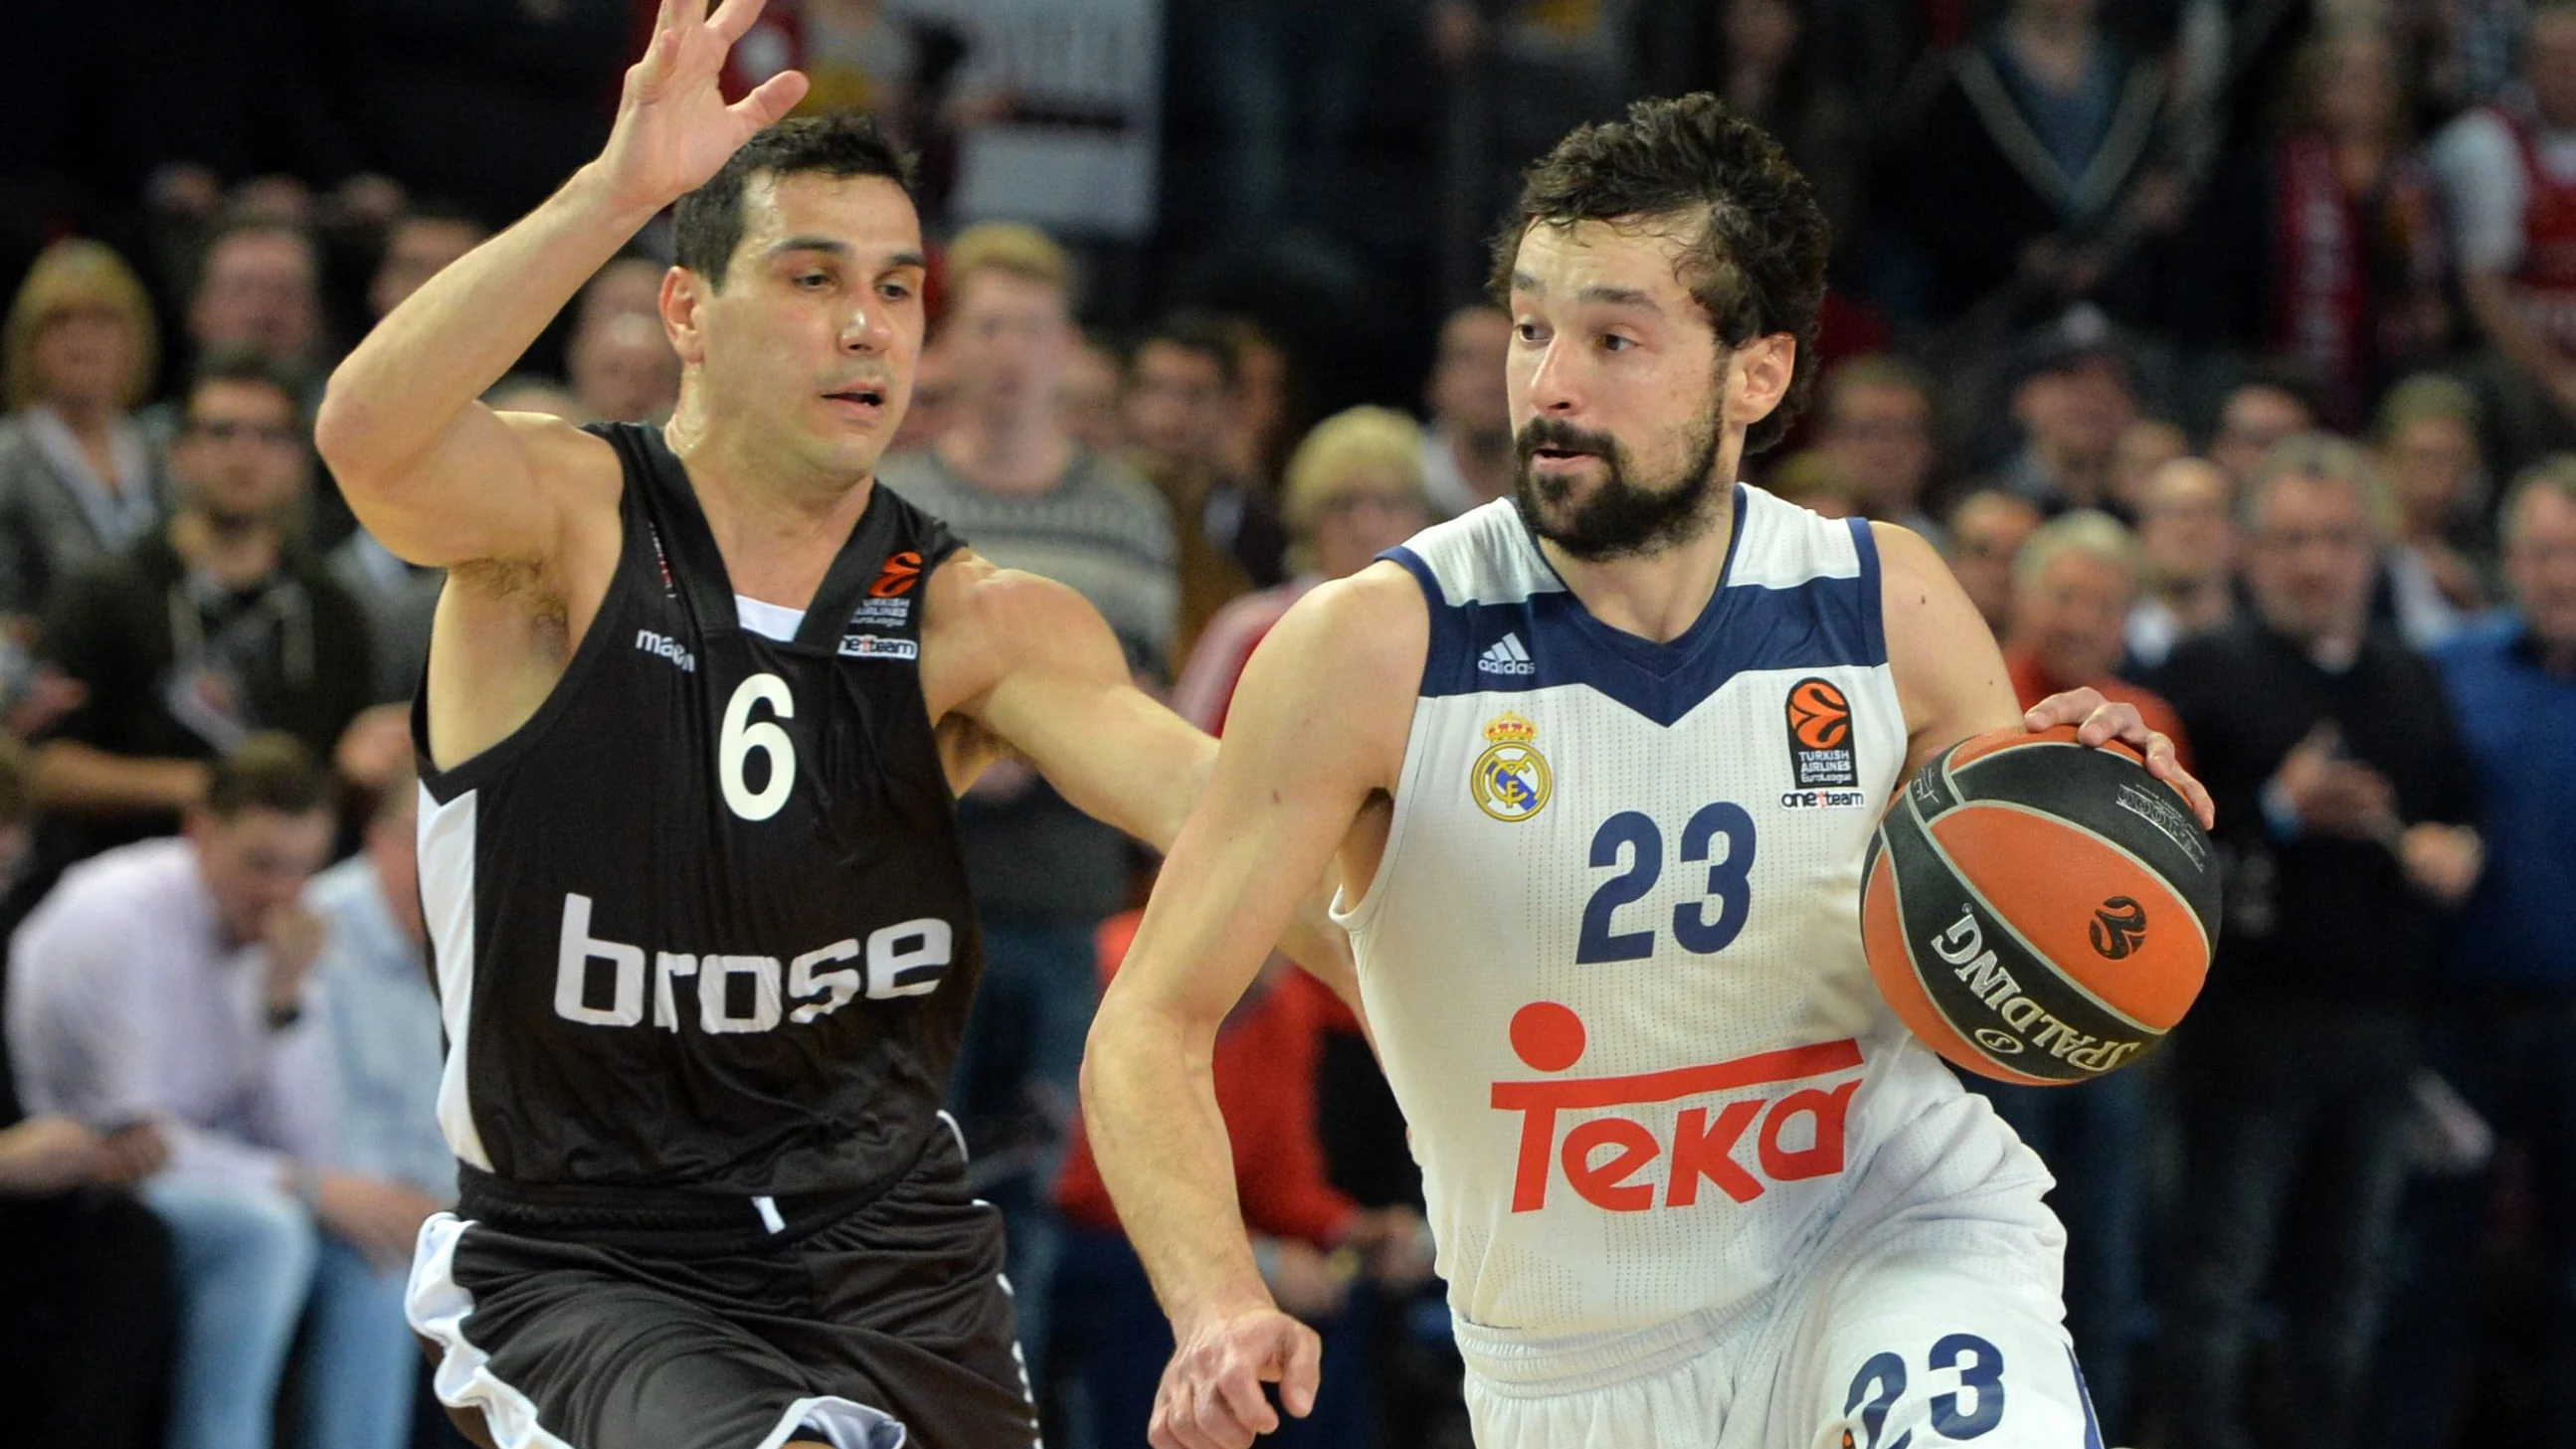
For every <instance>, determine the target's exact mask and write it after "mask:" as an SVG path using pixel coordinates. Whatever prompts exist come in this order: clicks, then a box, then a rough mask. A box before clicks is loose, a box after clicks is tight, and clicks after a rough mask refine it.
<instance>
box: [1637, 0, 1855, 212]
mask: <svg viewBox="0 0 2576 1449" xmlns="http://www.w3.org/2000/svg"><path fill="white" fill-rule="evenodd" d="M1820 8H1821V7H1819V6H1817V5H1816V4H1814V3H1813V0H1697V3H1693V4H1687V5H1670V6H1661V7H1654V8H1653V10H1651V11H1650V16H1651V18H1650V19H1649V21H1648V22H1647V23H1648V25H1649V26H1650V27H1652V28H1653V30H1655V31H1657V32H1660V33H1655V34H1653V35H1652V36H1651V43H1652V44H1653V47H1654V49H1653V55H1652V57H1651V58H1650V59H1649V62H1648V64H1649V67H1650V73H1649V76H1648V86H1647V94H1650V95H1659V96H1678V95H1683V94H1686V93H1688V92H1690V91H1711V92H1714V93H1715V94H1716V96H1717V98H1718V99H1719V100H1722V101H1724V102H1726V105H1727V109H1729V110H1731V111H1733V112H1735V113H1736V114H1737V115H1739V116H1742V117H1744V118H1745V119H1746V120H1748V121H1751V122H1753V123H1754V124H1755V125H1757V126H1760V127H1761V128H1762V129H1763V130H1764V131H1765V132H1768V133H1769V134H1770V135H1771V136H1772V137H1773V138H1774V139H1775V140H1777V141H1778V142H1779V143H1780V149H1782V150H1783V151H1786V152H1787V153H1788V154H1789V161H1790V163H1791V164H1792V165H1794V166H1796V167H1797V168H1798V174H1799V175H1801V176H1804V177H1806V178H1807V184H1808V185H1809V186H1812V187H1814V188H1815V192H1816V205H1817V206H1818V207H1820V208H1822V209H1823V211H1824V213H1825V221H1826V223H1827V224H1828V225H1830V226H1831V227H1832V228H1833V237H1834V247H1835V250H1836V251H1837V252H1838V253H1839V252H1844V251H1847V250H1848V249H1849V248H1850V247H1851V246H1852V245H1853V243H1855V242H1856V241H1858V240H1859V239H1860V238H1861V236H1862V235H1863V232H1862V229H1861V225H1860V220H1861V213H1862V209H1863V204H1864V197H1863V184H1862V183H1863V180H1864V177H1863V170H1864V166H1863V163H1864V161H1865V159H1866V153H1867V150H1868V145H1869V128H1868V125H1867V123H1866V121H1865V120H1864V118H1863V117H1862V115H1861V113H1860V108H1859V107H1858V106H1857V105H1855V104H1854V103H1853V101H1852V98H1851V97H1850V96H1849V95H1848V94H1846V93H1845V92H1844V90H1843V88H1842V86H1841V84H1840V83H1839V80H1838V78H1837V77H1836V76H1835V75H1834V74H1833V72H1832V70H1831V69H1830V68H1829V67H1828V66H1827V65H1826V64H1825V42H1826V40H1827V37H1826V36H1824V35H1820V34H1819V33H1818V28H1819V27H1818V24H1817V23H1816V22H1819V21H1824V20H1827V19H1839V18H1845V17H1828V16H1824V15H1813V16H1812V18H1811V12H1814V11H1816V10H1818V9H1820Z"/></svg>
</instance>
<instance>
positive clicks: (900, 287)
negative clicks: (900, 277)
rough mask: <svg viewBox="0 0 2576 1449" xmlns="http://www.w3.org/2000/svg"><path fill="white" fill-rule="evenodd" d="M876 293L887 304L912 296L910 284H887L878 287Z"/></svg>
mask: <svg viewBox="0 0 2576 1449" xmlns="http://www.w3.org/2000/svg"><path fill="white" fill-rule="evenodd" d="M877 292H878V293H879V294H880V295H881V296H883V297H884V298H885V299H886V300H887V301H889V302H900V301H902V300H903V299H904V298H906V297H909V296H911V295H912V284H911V283H910V282H887V283H885V284H884V285H883V286H880V287H878V288H877Z"/></svg>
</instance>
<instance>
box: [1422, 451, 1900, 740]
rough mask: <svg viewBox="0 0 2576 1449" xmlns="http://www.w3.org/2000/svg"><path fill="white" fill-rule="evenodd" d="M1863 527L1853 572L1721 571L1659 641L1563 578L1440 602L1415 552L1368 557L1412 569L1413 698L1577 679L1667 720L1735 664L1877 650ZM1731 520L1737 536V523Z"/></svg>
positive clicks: (1868, 542)
mask: <svg viewBox="0 0 2576 1449" xmlns="http://www.w3.org/2000/svg"><path fill="white" fill-rule="evenodd" d="M1740 497H1741V495H1740V494H1739V500H1740ZM1740 506H1741V505H1740V501H1739V507H1740ZM1737 516H1738V517H1739V518H1742V517H1743V515H1742V514H1741V513H1739V514H1738V515H1737ZM1867 527H1868V525H1867V524H1865V523H1855V524H1854V525H1853V543H1854V546H1855V547H1856V548H1857V549H1858V551H1859V555H1860V572H1859V574H1858V576H1857V577H1853V578H1829V577H1822V578H1814V579H1809V580H1807V581H1806V582H1805V583H1802V584H1798V585H1795V586H1793V587H1790V588H1785V589H1774V588H1766V587H1763V586H1762V585H1759V584H1735V583H1728V582H1724V581H1723V579H1722V580H1721V583H1720V586H1719V588H1718V590H1717V592H1716V594H1715V595H1714V596H1712V597H1711V599H1710V600H1709V606H1708V609H1707V611H1706V612H1704V613H1703V614H1702V615H1701V616H1700V618H1699V620H1698V621H1697V622H1695V623H1694V624H1692V625H1691V627H1690V628H1689V629H1688V630H1686V631H1684V632H1683V633H1682V634H1681V635H1680V636H1679V637H1678V638H1676V639H1674V640H1673V641H1672V642H1671V643H1669V644H1657V643H1655V642H1653V641H1651V640H1647V639H1640V638H1638V637H1636V636H1634V635H1631V634H1625V633H1622V632H1620V631H1619V630H1617V629H1613V628H1611V627H1610V626H1609V625H1607V624H1604V623H1602V622H1601V621H1600V620H1598V619H1595V618H1593V617H1592V615H1591V613H1590V611H1588V610H1586V609H1585V608H1584V607H1583V604H1582V601H1581V600H1579V599H1577V598H1576V597H1575V596H1574V594H1573V593H1572V592H1571V591H1569V590H1548V591H1545V592H1541V593H1536V594H1532V595H1531V596H1530V597H1528V598H1526V599H1520V600H1515V601H1511V602H1506V603H1485V602H1481V601H1470V602H1467V603H1463V604H1452V603H1450V602H1448V598H1447V595H1446V594H1445V592H1444V591H1443V590H1442V589H1441V587H1440V580H1439V577H1438V575H1437V574H1436V573H1435V572H1434V571H1433V569H1432V567H1431V565H1430V563H1429V562H1428V561H1427V560H1425V559H1424V558H1423V557H1422V556H1421V555H1420V554H1417V553H1415V552H1414V551H1413V550H1412V549H1410V548H1404V547H1398V548H1393V549H1389V550H1388V551H1387V552H1386V553H1384V554H1381V555H1380V557H1382V558H1387V559H1391V560H1393V561H1394V562H1396V563H1399V564H1402V565H1403V566H1404V567H1405V568H1406V569H1407V570H1408V571H1410V572H1411V573H1412V574H1413V577H1414V580H1415V582H1417V583H1419V584H1420V585H1421V586H1422V592H1423V596H1424V600H1425V602H1426V603H1427V604H1428V606H1429V608H1430V612H1431V647H1430V649H1429V651H1428V652H1427V654H1426V655H1425V658H1424V661H1423V668H1422V695H1423V697H1424V698H1426V699H1439V698H1445V697H1449V696H1454V695H1465V694H1518V693H1524V692H1526V691H1529V690H1535V689H1553V688H1559V687H1562V686H1566V685H1582V686H1584V687H1587V688H1589V689H1592V690H1594V691H1596V692H1598V693H1600V694H1603V695H1606V696H1608V697H1609V698H1611V699H1613V700H1616V701H1618V702H1619V703H1620V704H1622V705H1625V706H1626V707H1628V708H1629V709H1631V710H1633V711H1635V712H1636V713H1638V714H1640V715H1643V716H1645V717H1646V718H1648V719H1651V720H1653V721H1654V722H1655V723H1657V724H1659V725H1667V726H1669V725H1671V724H1673V723H1674V722H1676V721H1678V720H1679V719H1681V718H1682V716H1684V715H1686V714H1688V713H1690V711H1691V710H1692V709H1693V708H1694V707H1696V706H1697V705H1698V704H1699V703H1700V701H1702V700H1704V699H1706V698H1708V697H1709V696H1710V695H1712V694H1715V693H1716V692H1717V691H1718V690H1719V689H1721V688H1723V687H1725V684H1726V682H1727V681H1728V680H1730V679H1732V678H1734V677H1735V676H1736V675H1738V674H1743V673H1747V672H1750V671H1759V670H1790V669H1808V670H1812V669H1830V668H1833V667H1835V666H1838V665H1850V666H1854V667H1858V668H1873V667H1876V666H1877V665H1881V664H1884V663H1886V662H1887V637H1886V630H1885V627H1884V623H1883V621H1882V620H1881V618H1880V614H1879V581H1878V575H1879V562H1878V550H1877V546H1876V542H1875V540H1873V539H1872V538H1870V537H1869V536H1868V534H1867V532H1866V530H1867ZM1736 532H1737V541H1736V543H1737V544H1740V542H1741V540H1742V535H1743V529H1742V527H1741V526H1739V527H1738V529H1737V531H1736ZM1735 553H1736V544H1730V545H1729V547H1728V550H1727V563H1726V575H1725V577H1731V576H1732V575H1733V572H1734V563H1735ZM1511 639H1517V640H1518V641H1519V646H1518V648H1517V650H1515V649H1514V648H1512V646H1511V645H1509V644H1508V643H1506V641H1507V640H1511ZM1489 656H1490V657H1489ZM1522 656H1526V657H1522Z"/></svg>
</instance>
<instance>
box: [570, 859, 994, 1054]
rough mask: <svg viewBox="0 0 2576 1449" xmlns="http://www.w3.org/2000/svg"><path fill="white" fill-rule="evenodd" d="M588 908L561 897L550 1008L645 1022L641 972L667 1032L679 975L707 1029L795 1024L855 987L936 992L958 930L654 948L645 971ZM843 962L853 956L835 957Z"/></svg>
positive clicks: (595, 1020)
mask: <svg viewBox="0 0 2576 1449" xmlns="http://www.w3.org/2000/svg"><path fill="white" fill-rule="evenodd" d="M590 909H591V900H590V897H588V896H582V895H573V894H570V893H567V894H566V895H565V896H564V909H563V933H562V935H561V937H560V939H559V940H558V942H557V945H556V952H555V1015H557V1016H560V1017H562V1018H563V1019H564V1020H566V1021H573V1022H579V1023H581V1024H582V1025H584V1026H640V1025H642V1024H643V1022H644V995H645V987H646V986H647V984H648V978H649V984H650V986H651V987H652V996H653V1024H654V1025H655V1026H657V1027H660V1028H661V1029H662V1030H664V1031H678V1030H679V1029H680V1022H681V1019H682V1017H683V1016H684V1015H688V1014H691V1013H688V1012H687V1011H686V1010H685V1008H684V1007H683V1005H682V1002H681V997H680V986H679V983H680V982H682V981H689V982H691V983H692V984H693V985H694V986H695V988H696V989H695V991H694V992H693V993H692V994H694V995H695V996H696V997H697V1010H696V1012H695V1013H694V1015H695V1016H696V1017H697V1022H698V1030H700V1031H702V1032H705V1033H707V1034H708V1035H710V1036H724V1035H728V1034H732V1033H736V1032H754V1031H771V1030H774V1029H776V1027H777V1026H778V1023H779V1022H780V1021H781V1020H786V1021H792V1022H795V1023H797V1024H798V1025H800V1026H801V1025H804V1024H805V1023H807V1022H811V1021H815V1020H818V1019H820V1018H822V1017H826V1016H829V1015H831V1014H832V1013H833V1012H836V1011H838V1010H840V1009H841V1008H842V1007H844V1006H847V1005H849V1004H850V1003H851V1002H852V1001H853V1000H855V999H857V997H858V996H859V995H860V993H861V992H862V991H864V992H865V993H866V994H867V996H868V997H869V998H870V999H871V1000H876V1001H887V1000H892V999H893V998H895V997H899V996H921V995H925V994H927V993H929V992H933V991H936V990H938V989H939V983H940V982H941V981H942V980H943V979H945V978H946V977H947V975H948V962H949V959H950V957H951V955H952V953H953V952H954V951H955V949H956V932H955V930H954V929H952V928H951V927H950V926H949V924H948V923H947V922H946V921H943V920H939V919H938V918H936V917H932V916H924V917H922V918H921V919H919V920H916V921H902V922H898V923H896V924H894V925H891V926H887V927H885V928H884V929H883V930H879V931H875V932H872V933H870V934H869V936H868V939H867V942H866V944H865V945H864V946H863V945H861V944H860V942H859V939H858V938H857V937H855V936H852V937H849V938H847V939H845V940H839V941H834V942H833V943H832V944H831V945H828V946H823V947H818V948H817V949H815V950H812V951H808V952H806V953H805V954H804V955H802V956H798V957H796V958H795V959H793V960H791V961H787V962H784V963H782V962H781V961H780V960H779V958H777V957H775V956H726V955H715V954H706V955H698V954H692V953H689V952H682V951H655V952H653V953H652V957H653V965H652V969H651V970H650V971H649V972H648V971H647V970H646V969H645V965H644V957H645V950H644V948H643V947H641V946H630V945H628V944H626V943H625V942H623V941H605V940H601V939H600V938H598V937H596V936H593V935H592V934H591V933H590ZM845 961H846V962H849V963H851V964H850V965H847V966H843V965H841V964H840V963H841V962H845ZM791 1002H792V1003H793V1005H792V1006H791V1005H790V1003H791Z"/></svg>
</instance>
